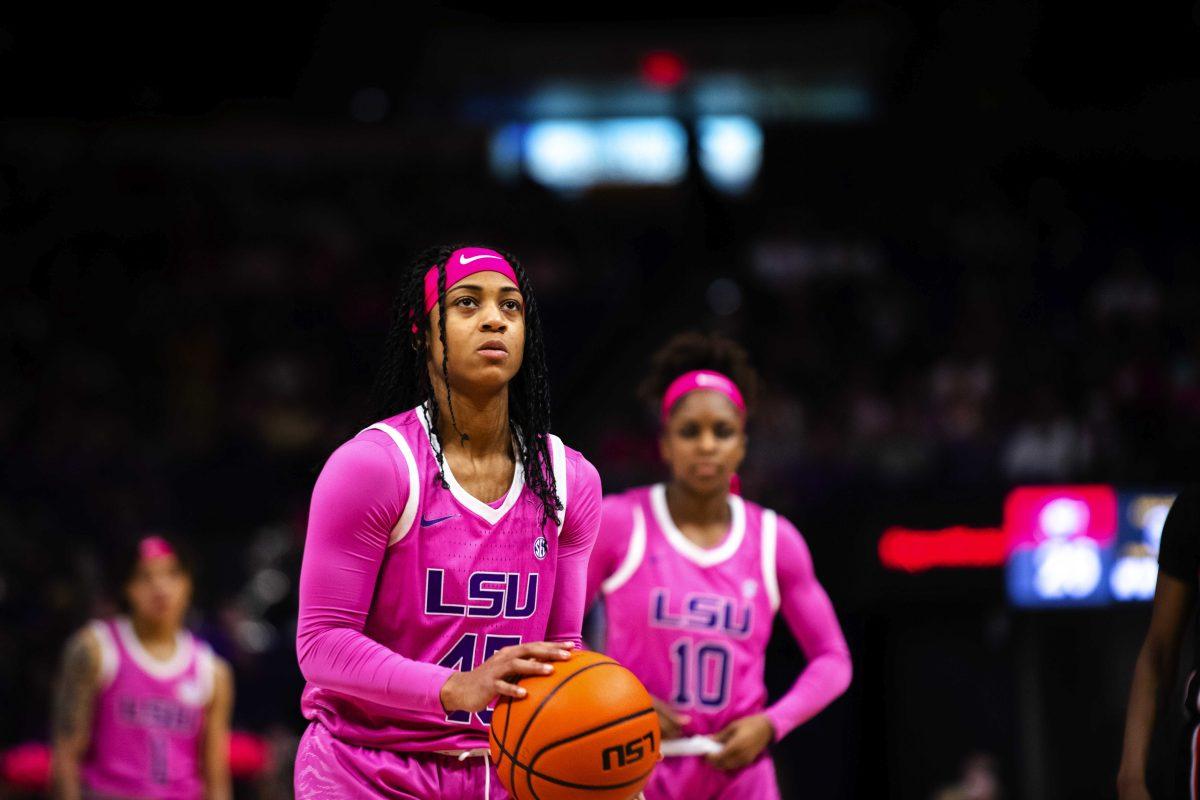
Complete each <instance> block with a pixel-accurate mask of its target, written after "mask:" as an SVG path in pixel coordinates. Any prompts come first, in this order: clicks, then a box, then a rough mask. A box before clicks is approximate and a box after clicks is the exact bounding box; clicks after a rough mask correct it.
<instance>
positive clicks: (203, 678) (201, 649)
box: [196, 642, 217, 706]
mask: <svg viewBox="0 0 1200 800" xmlns="http://www.w3.org/2000/svg"><path fill="white" fill-rule="evenodd" d="M216 672H217V667H216V655H214V654H213V651H212V647H210V646H209V645H208V643H207V642H196V682H197V683H198V684H199V685H200V704H201V705H205V706H207V705H208V704H209V703H210V702H212V697H213V690H214V688H215V686H216Z"/></svg>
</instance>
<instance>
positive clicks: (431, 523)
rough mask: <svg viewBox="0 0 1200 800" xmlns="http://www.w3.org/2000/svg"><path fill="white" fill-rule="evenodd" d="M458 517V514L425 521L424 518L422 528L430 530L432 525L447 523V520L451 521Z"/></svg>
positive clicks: (422, 518)
mask: <svg viewBox="0 0 1200 800" xmlns="http://www.w3.org/2000/svg"><path fill="white" fill-rule="evenodd" d="M457 516H458V514H447V515H446V516H444V517H435V518H434V519H425V518H424V517H421V527H422V528H428V527H429V526H430V525H437V524H438V523H439V522H445V521H446V520H448V519H450V518H451V517H457Z"/></svg>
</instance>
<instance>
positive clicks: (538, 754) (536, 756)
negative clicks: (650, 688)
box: [528, 708, 657, 800]
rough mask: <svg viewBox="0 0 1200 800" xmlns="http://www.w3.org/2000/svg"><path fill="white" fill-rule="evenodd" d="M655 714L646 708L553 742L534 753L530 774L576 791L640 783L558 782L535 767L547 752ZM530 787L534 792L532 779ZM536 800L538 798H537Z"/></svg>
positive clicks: (530, 763)
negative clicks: (588, 783) (597, 783)
mask: <svg viewBox="0 0 1200 800" xmlns="http://www.w3.org/2000/svg"><path fill="white" fill-rule="evenodd" d="M653 713H655V711H654V709H653V708H646V709H643V710H641V711H635V712H634V713H632V714H627V715H626V716H624V717H621V718H620V719H614V720H609V721H608V722H606V723H604V724H603V725H598V726H597V727H595V728H592V729H591V730H586V731H583V732H582V733H577V734H575V735H574V736H567V737H565V738H563V739H559V740H558V741H555V742H551V743H550V744H548V745H546V746H545V747H543V748H542V749H541V750H538V751H537V752H536V753H534V755H533V758H532V759H530V760H529V767H528V770H529V773H530V774H531V775H537V776H538V777H539V778H543V779H544V780H549V781H552V782H554V783H557V784H560V785H562V786H569V787H571V788H574V789H620V788H621V787H622V786H629V785H630V784H633V783H637V782H638V781H640V780H641V778H637V779H635V780H632V781H626V782H624V783H614V784H604V785H603V786H586V785H584V784H579V783H571V782H570V781H561V780H556V779H554V778H549V777H545V776H543V775H542V774H541V773H540V772H538V771H537V768H536V766H535V765H536V764H537V761H538V759H539V758H541V757H542V756H543V755H544V754H545V753H546V752H547V751H550V750H553V749H554V748H555V747H558V746H559V745H563V744H566V743H567V742H573V741H575V740H576V739H582V738H584V737H585V736H591V735H592V734H593V733H599V732H600V731H602V730H605V729H606V728H611V727H612V726H614V725H620V724H621V723H622V722H629V721H630V720H631V719H637V718H638V717H644V716H646V715H647V714H653ZM654 763H657V762H654ZM653 769H654V766H653V765H652V766H651V767H650V771H653ZM650 771H647V772H646V773H645V775H649V774H650ZM529 785H530V790H531V791H532V788H533V781H532V779H530V784H529ZM534 794H535V795H536V794H537V793H536V792H534ZM535 800H536V797H535Z"/></svg>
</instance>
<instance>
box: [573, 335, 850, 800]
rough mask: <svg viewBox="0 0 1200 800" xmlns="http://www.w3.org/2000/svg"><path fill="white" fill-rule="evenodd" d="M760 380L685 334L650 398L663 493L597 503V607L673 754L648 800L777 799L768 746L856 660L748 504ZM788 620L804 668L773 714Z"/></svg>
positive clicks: (796, 551) (807, 563)
mask: <svg viewBox="0 0 1200 800" xmlns="http://www.w3.org/2000/svg"><path fill="white" fill-rule="evenodd" d="M754 390H755V375H754V372H753V371H752V370H751V368H750V367H749V364H748V362H747V358H746V354H745V352H744V351H743V350H742V349H741V348H740V347H738V346H737V345H736V344H734V343H733V342H731V341H729V340H727V339H724V338H722V337H719V336H704V335H701V334H695V333H693V334H682V335H680V336H678V337H676V338H674V339H673V340H671V341H670V342H669V343H668V344H667V345H666V346H665V347H664V348H662V349H661V350H660V351H659V352H658V353H657V354H656V355H655V356H654V358H653V369H652V374H651V375H650V376H649V378H648V379H647V381H646V382H645V384H644V385H643V394H644V395H645V396H646V398H647V399H648V400H652V401H654V402H656V404H657V407H658V408H659V409H660V413H661V419H662V432H661V434H660V439H659V450H660V453H661V454H662V457H663V460H664V461H665V462H666V464H667V466H668V468H669V470H670V479H669V480H668V481H667V482H666V483H665V484H657V485H655V486H646V487H640V488H635V489H631V490H629V491H627V492H625V493H624V494H619V495H614V496H610V497H606V498H605V499H604V509H603V521H602V524H601V532H600V536H599V538H598V539H597V545H596V549H595V552H594V553H593V555H592V560H591V565H590V567H589V569H588V596H589V597H594V596H595V595H596V594H597V593H599V594H600V595H601V596H602V598H603V602H604V605H605V611H606V616H607V619H608V626H607V643H606V647H605V652H606V653H607V654H608V655H610V656H612V657H613V658H615V659H617V660H618V661H620V662H621V663H623V664H625V665H626V666H627V667H628V668H629V669H631V670H632V671H633V672H634V674H635V675H637V677H638V678H640V679H641V681H642V683H644V684H645V686H646V688H647V689H648V690H649V691H650V694H651V695H653V697H654V698H655V701H654V703H655V707H656V708H657V710H658V713H659V721H660V724H661V726H662V735H663V738H664V739H668V740H669V739H676V740H677V741H675V742H670V741H668V742H666V743H665V744H664V746H663V753H664V755H666V756H667V758H666V759H665V760H664V761H663V762H662V763H661V764H660V765H659V766H658V768H657V769H656V770H655V771H654V773H653V774H652V775H651V776H650V780H649V783H648V784H647V785H646V788H645V796H646V798H647V800H717V799H718V798H720V800H742V799H743V798H755V800H769V799H770V798H778V797H779V789H778V786H777V785H776V781H775V772H774V766H773V764H772V762H771V759H770V757H769V755H768V753H767V750H766V748H767V745H769V744H770V743H772V742H774V741H778V740H779V739H781V738H783V737H784V736H786V735H787V734H788V732H789V731H791V730H793V729H794V728H795V727H797V726H798V725H800V724H802V723H803V722H805V721H806V720H808V719H810V718H812V717H813V716H814V715H816V714H817V713H818V712H820V711H821V710H822V709H823V708H825V707H826V706H827V705H829V703H830V702H832V701H833V700H834V699H835V698H837V697H838V696H839V695H840V694H842V692H844V691H845V690H846V688H847V686H849V684H850V674H851V665H850V654H849V650H848V649H847V647H846V641H845V639H844V637H843V636H842V631H841V629H840V627H839V626H838V622H837V618H836V616H835V615H834V611H833V607H832V605H831V604H830V602H829V598H828V596H827V595H826V594H825V591H824V590H823V589H822V588H821V585H820V584H819V583H818V582H817V579H816V576H815V575H814V574H813V565H812V558H811V557H810V555H809V551H808V548H807V546H806V545H805V543H804V540H803V539H802V538H801V536H800V534H799V533H798V532H797V531H796V529H795V527H793V525H792V524H791V523H790V522H788V521H787V520H786V519H784V518H783V517H780V516H778V515H777V514H776V513H775V512H774V511H771V510H769V509H766V508H762V507H761V506H759V505H757V504H755V503H752V502H749V501H747V500H743V499H742V498H741V497H740V496H738V494H737V493H736V491H734V490H735V489H736V486H734V485H732V484H735V483H736V477H735V476H736V471H737V468H738V466H739V464H740V463H741V461H742V458H743V457H744V455H745V452H746V429H745V422H746V415H747V412H748V411H749V409H750V405H749V404H750V403H752V402H753V395H754ZM776 611H782V612H783V616H784V619H785V620H786V621H787V623H788V626H789V627H790V629H791V631H792V633H793V635H794V636H795V637H796V640H797V642H798V643H799V644H800V647H801V649H802V650H803V651H804V654H805V656H806V657H807V658H808V665H807V666H806V667H805V669H804V671H803V672H801V674H800V676H799V677H798V678H797V680H796V682H795V683H794V684H793V686H792V687H791V689H790V690H789V691H788V692H787V694H785V695H784V696H783V697H782V698H781V699H780V700H779V701H778V702H776V703H775V704H773V705H771V706H770V707H766V694H767V692H766V687H765V686H764V684H763V670H764V665H765V653H766V647H767V641H768V639H769V638H770V635H771V624H772V619H773V617H774V616H775V613H776Z"/></svg>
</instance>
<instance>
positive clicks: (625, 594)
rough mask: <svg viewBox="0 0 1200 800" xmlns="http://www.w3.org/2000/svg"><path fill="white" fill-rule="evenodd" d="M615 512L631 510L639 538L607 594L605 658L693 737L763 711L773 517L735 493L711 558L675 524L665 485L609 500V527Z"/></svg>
mask: <svg viewBox="0 0 1200 800" xmlns="http://www.w3.org/2000/svg"><path fill="white" fill-rule="evenodd" d="M616 504H625V505H627V506H628V508H627V509H621V511H622V513H623V514H628V516H629V518H631V520H632V523H631V524H632V529H631V530H630V531H629V533H628V536H629V538H628V542H629V544H628V547H627V549H626V550H625V553H624V559H623V560H622V561H621V562H620V563H619V565H618V566H617V568H616V569H615V571H614V572H613V573H612V574H611V575H609V576H608V577H607V579H606V580H604V581H603V583H601V585H600V589H601V591H602V592H603V599H604V606H605V612H606V618H607V620H608V624H607V642H606V645H605V648H604V649H605V652H606V653H607V654H608V655H610V656H612V657H613V658H615V659H617V660H618V661H620V662H621V663H622V664H624V665H625V666H626V667H628V668H629V669H630V670H632V671H633V673H634V674H635V675H637V676H638V678H640V679H641V681H642V682H643V683H644V684H645V685H646V688H647V689H648V690H649V691H650V693H651V694H652V695H654V696H655V697H658V698H660V699H661V700H664V701H666V702H667V703H669V704H670V705H671V706H673V707H674V708H676V709H679V710H681V711H684V712H685V713H687V714H688V715H689V716H691V718H692V721H691V723H690V724H689V725H688V726H687V727H686V729H685V730H686V733H688V734H708V733H714V732H716V731H718V730H720V729H721V728H723V727H724V726H725V725H726V724H727V723H729V722H731V721H732V720H734V719H737V718H739V717H743V716H746V715H747V714H753V713H757V712H760V711H762V710H763V707H764V705H765V702H766V688H765V686H764V683H763V670H764V668H765V665H766V658H765V654H766V646H767V640H768V639H769V638H770V636H771V624H772V619H773V617H774V615H775V612H776V610H777V609H778V607H779V585H778V581H777V577H776V572H775V535H776V516H775V512H774V511H771V510H769V509H764V508H762V507H761V506H758V505H756V504H754V503H751V502H749V501H746V500H744V499H742V498H741V497H739V496H737V495H734V494H731V495H730V496H729V507H730V512H731V517H732V521H731V524H730V528H729V532H728V534H726V537H725V539H724V540H723V541H722V542H721V544H719V545H718V546H716V547H714V548H710V549H705V548H702V547H699V546H698V545H696V544H695V543H693V542H692V541H691V540H689V539H688V538H687V537H685V536H684V535H683V533H682V532H681V531H680V530H679V528H678V527H677V526H676V525H675V523H674V522H673V521H672V519H671V515H670V512H669V510H668V508H667V501H666V489H665V487H664V486H663V485H662V484H657V485H655V486H650V487H640V488H636V489H631V490H629V491H628V492H625V493H624V494H621V495H617V496H610V497H606V498H605V516H606V518H607V517H608V515H609V513H610V511H611V510H612V507H613V506H614V505H616ZM606 524H607V523H606Z"/></svg>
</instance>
